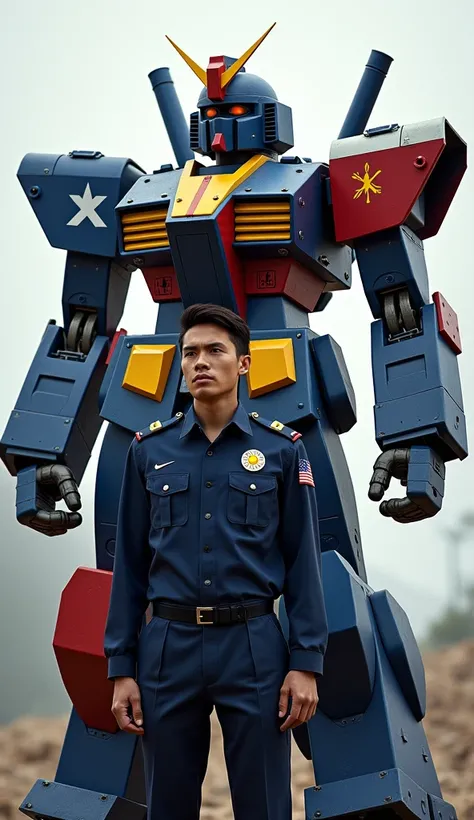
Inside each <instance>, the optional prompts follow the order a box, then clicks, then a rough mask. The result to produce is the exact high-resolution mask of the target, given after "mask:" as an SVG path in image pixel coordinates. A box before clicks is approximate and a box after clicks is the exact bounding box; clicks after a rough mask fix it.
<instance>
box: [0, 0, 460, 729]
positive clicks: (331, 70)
mask: <svg viewBox="0 0 474 820" xmlns="http://www.w3.org/2000/svg"><path fill="white" fill-rule="evenodd" d="M473 17H474V15H473V10H472V3H471V2H469V0H452V2H450V3H449V4H446V3H441V2H439V0H437V2H433V0H429V1H428V0H415V2H413V0H411V2H408V1H407V0H399V2H398V3H396V4H394V3H391V4H387V3H382V2H375V0H358V2H352V0H339V2H337V3H332V4H321V3H313V2H309V0H304V2H303V1H302V2H295V3H292V4H291V5H289V4H287V3H284V2H282V0H274V2H272V3H271V4H270V3H265V2H262V3H260V4H259V5H257V4H256V3H254V2H251V0H240V2H239V3H238V4H232V3H230V2H228V3H223V4H215V3H209V4H207V5H202V6H201V7H199V8H198V7H197V6H196V4H193V3H190V2H189V0H186V2H179V0H178V2H175V3H172V4H171V3H170V4H164V3H162V2H159V1H158V2H156V1H155V2H151V0H135V2H134V3H130V2H125V0H113V1H112V0H101V2H97V0H95V2H93V0H81V2H80V3H72V2H69V0H62V1H61V2H59V1H58V2H54V0H42V2H40V3H38V2H33V0H24V2H21V0H17V2H15V3H9V4H3V5H2V32H1V34H0V37H1V48H0V85H1V91H0V94H1V97H0V99H1V106H2V115H3V123H2V129H1V132H0V143H1V146H0V147H1V157H2V165H1V185H2V200H1V202H2V207H1V220H0V239H1V251H2V268H1V274H0V277H1V278H0V289H1V290H0V293H1V301H2V307H3V310H2V318H1V322H0V349H1V351H2V361H1V375H2V382H1V390H0V428H1V431H2V432H3V429H4V427H5V425H6V422H7V419H8V416H9V413H10V412H11V410H12V408H13V406H14V403H15V401H16V398H17V396H18V393H19V391H20V389H21V386H22V384H23V381H24V379H25V376H26V373H27V370H28V367H29V365H30V362H31V360H32V358H33V356H34V354H35V351H36V349H37V347H38V344H39V341H40V338H41V336H42V333H43V331H44V328H45V326H46V324H47V322H48V320H49V319H50V318H54V319H56V321H57V323H58V324H61V325H62V314H61V291H62V281H63V270H64V263H65V257H66V253H65V251H60V250H57V249H54V248H51V247H50V246H49V244H48V242H47V240H46V238H45V236H44V234H43V232H42V230H41V228H40V225H39V223H38V222H37V220H36V217H35V216H34V213H33V211H32V209H31V207H30V205H29V203H28V201H27V199H26V197H25V195H24V194H23V191H22V190H21V187H20V184H19V183H18V181H17V179H16V172H17V169H18V166H19V164H20V161H21V159H22V157H23V156H24V154H26V153H27V152H30V151H33V152H45V153H56V152H57V153H67V152H68V151H71V150H73V149H94V150H100V151H102V152H103V153H104V154H105V155H108V156H125V157H131V158H132V159H134V160H135V161H136V162H137V163H138V164H139V165H141V166H142V167H143V168H144V169H145V170H146V171H148V172H151V171H152V170H153V169H155V168H158V167H159V166H160V164H162V163H166V162H173V163H174V162H175V159H174V156H173V153H172V150H171V147H170V145H169V142H168V139H167V135H166V132H165V129H164V127H163V124H162V122H161V120H160V116H159V112H158V107H157V105H156V102H155V98H154V95H153V92H152V89H151V85H150V83H149V80H148V77H147V75H148V73H149V72H150V71H151V70H152V69H154V68H157V67H158V66H163V65H165V66H169V67H170V69H171V73H172V77H173V79H174V82H175V84H176V87H177V91H178V94H179V96H180V99H181V103H182V106H183V109H184V111H185V114H186V116H188V114H189V113H190V112H191V111H193V110H195V104H196V100H197V97H198V95H199V92H200V90H201V86H200V83H199V81H198V80H197V78H196V77H195V76H194V74H193V73H192V72H191V70H190V69H189V68H188V67H187V66H186V65H185V64H184V63H183V62H182V61H181V59H180V58H179V56H178V55H177V54H176V53H175V52H174V50H173V49H172V48H171V46H170V45H169V43H168V42H167V40H166V39H165V36H164V35H165V34H169V35H170V36H171V37H172V38H173V39H174V40H175V41H177V42H178V44H179V45H180V46H181V47H182V48H183V49H184V50H185V51H187V52H188V53H189V54H190V55H191V56H192V57H193V58H194V59H195V60H196V61H197V62H198V63H199V64H200V65H201V66H203V67H204V68H205V67H206V66H207V61H208V58H209V56H210V55H214V54H228V55H232V56H235V57H238V56H240V54H242V53H243V52H244V51H245V50H246V49H247V48H248V47H249V46H250V44H251V43H253V42H254V41H255V40H256V39H257V37H259V36H260V34H262V33H263V31H264V30H265V29H266V28H268V26H269V25H270V24H271V23H272V22H273V21H274V20H276V21H277V26H276V28H275V29H274V30H273V32H272V33H271V34H270V36H269V37H268V38H267V40H266V41H265V42H264V43H263V44H262V46H261V47H260V49H259V50H258V51H257V53H256V54H255V55H254V56H253V57H252V58H251V60H250V62H249V64H248V66H247V68H248V70H249V71H250V72H251V73H255V74H259V75H260V76H262V77H264V78H265V79H267V80H268V81H269V82H270V83H271V85H272V86H273V87H274V88H275V90H276V92H277V94H278V97H279V99H280V100H281V101H282V102H284V103H286V104H289V105H291V106H292V108H293V115H294V127H295V148H294V149H293V150H292V151H290V152H289V153H297V154H299V155H300V156H311V157H312V158H313V160H321V161H327V159H328V155H329V146H330V143H331V140H333V139H335V138H336V137H337V134H338V132H339V129H340V127H341V124H342V122H343V119H344V117H345V114H346V112H347V108H348V106H349V104H350V101H351V99H352V96H353V93H354V91H355V89H356V87H357V84H358V82H359V79H360V75H361V73H362V70H363V68H364V65H365V62H366V60H367V57H368V55H369V53H370V50H371V49H372V48H377V49H379V50H381V51H386V52H387V53H389V54H390V55H391V56H392V57H393V58H394V63H393V65H392V67H391V69H390V72H389V75H388V78H387V80H386V82H385V85H384V87H383V89H382V92H381V95H380V97H379V101H378V102H377V105H376V108H375V111H374V114H373V115H372V117H371V120H370V123H369V124H370V125H371V126H376V125H381V124H384V123H389V122H398V123H400V124H405V123H411V122H416V121H421V120H428V119H431V118H434V117H439V116H446V117H447V118H448V120H449V121H450V123H451V124H452V126H453V127H454V128H455V129H456V130H457V131H458V132H459V133H460V134H461V136H462V137H463V138H464V139H465V140H466V141H467V143H468V145H473V144H474V116H473V110H472V100H473V98H474V74H473V71H472V32H473ZM473 200H474V184H473V177H472V173H471V172H470V170H468V172H467V173H466V175H465V177H464V180H463V182H462V184H461V188H460V190H459V191H458V194H457V196H456V198H455V200H454V203H453V205H452V207H451V209H450V211H449V213H448V216H447V218H446V220H445V223H444V225H443V226H442V229H441V232H440V234H439V235H438V236H437V237H434V238H433V239H430V240H428V241H427V242H426V256H427V262H428V269H429V274H430V290H431V292H432V293H433V292H434V291H436V290H440V291H441V292H442V293H443V295H444V296H445V297H446V299H447V300H448V301H449V302H450V303H451V304H452V306H453V307H454V309H455V310H456V311H457V314H458V318H459V323H460V329H461V337H462V343H463V348H464V352H463V355H462V356H461V358H460V359H459V360H458V361H459V363H460V369H461V377H462V382H463V390H464V400H465V406H466V411H467V420H468V430H470V429H472V427H473V425H472V421H473V419H474V373H473V353H474V328H473V322H472V315H473V310H474V284H473V279H474V271H473V262H472V250H471V248H472V233H473V228H474V220H473ZM58 218H60V216H59V215H58ZM353 281H354V284H353V287H352V290H351V291H350V292H348V293H340V294H336V295H335V297H334V298H333V300H332V302H331V303H330V305H329V307H328V308H327V309H326V310H325V311H324V313H322V314H315V315H314V316H313V317H312V319H311V326H312V327H313V329H314V330H315V331H317V332H318V333H321V334H324V333H327V332H329V333H331V335H332V336H333V337H334V338H335V339H336V340H337V342H338V343H339V344H340V345H341V346H342V348H343V351H344V354H345V357H346V362H347V365H348V368H349V372H350V374H351V378H352V381H353V384H354V388H355V391H356V395H357V406H358V419H359V421H358V424H357V426H356V427H355V428H354V429H353V430H352V431H351V432H349V433H348V434H346V435H345V436H344V437H343V444H344V448H345V452H346V455H347V458H348V461H349V465H350V468H351V472H352V476H353V481H354V486H355V492H356V496H357V499H358V504H359V516H360V524H361V532H362V541H363V546H364V552H365V558H366V563H367V566H368V572H369V581H370V582H371V584H372V586H374V587H375V588H384V587H388V588H389V589H390V591H391V592H392V593H393V594H394V595H395V596H396V597H397V598H398V600H399V602H400V603H401V604H402V606H403V607H404V608H405V609H406V611H407V613H408V615H409V617H410V619H411V621H412V624H413V626H414V629H415V631H416V634H417V636H418V637H422V636H423V634H424V632H425V630H426V627H427V624H428V623H429V621H430V620H431V619H432V618H433V617H434V616H435V615H436V614H437V613H438V612H439V611H440V609H441V608H442V607H443V606H444V605H445V603H446V601H447V597H448V591H449V590H448V571H447V552H446V548H445V540H444V538H443V530H444V529H445V528H447V527H454V526H456V521H457V520H458V518H459V516H460V514H461V513H463V512H464V511H466V510H469V509H472V489H471V488H472V486H473V480H474V460H473V459H472V458H470V459H468V460H466V461H465V462H463V463H460V462H452V463H450V464H449V465H448V468H447V481H446V496H445V500H444V504H443V509H442V512H441V514H440V515H439V516H438V517H436V518H435V519H433V520H431V521H427V522H422V523H418V524H413V525H409V526H403V525H399V524H396V523H394V522H392V521H390V520H387V519H384V518H382V517H381V516H380V514H379V513H378V510H377V505H376V504H373V503H371V502H370V501H369V500H368V498H367V488H368V481H369V479H370V476H371V472H372V465H373V462H374V460H375V458H376V457H377V454H378V448H377V446H376V444H375V441H374V429H373V409H372V408H373V388H372V374H371V364H370V322H371V318H372V317H371V314H370V311H369V308H368V306H367V302H366V300H365V296H364V293H363V290H362V287H361V284H360V280H359V277H358V274H357V269H356V268H354V278H353ZM155 318H156V306H155V305H154V304H153V303H152V301H151V299H150V297H149V293H148V290H147V288H146V286H145V284H144V280H143V279H142V275H141V273H140V272H139V271H137V272H136V273H135V274H134V275H133V277H132V285H131V288H130V291H129V298H128V302H127V306H126V310H125V314H124V316H123V318H122V320H121V322H120V326H122V327H124V328H126V329H127V331H128V332H129V333H150V332H152V331H153V328H154V325H155ZM158 415H159V414H158ZM103 432H104V431H103ZM100 438H102V435H101V437H100ZM99 443H100V440H99V441H98V442H97V444H96V448H95V450H94V454H93V457H92V459H91V461H90V464H89V467H88V469H87V472H86V474H85V478H84V480H83V483H82V485H81V494H82V497H83V515H84V523H83V525H82V526H81V527H80V529H78V530H76V531H73V532H71V533H69V534H67V535H66V536H62V537H59V538H46V537H44V536H41V535H39V534H38V533H34V532H32V531H29V530H27V529H25V528H23V527H20V525H18V524H17V523H16V519H15V510H14V496H15V480H14V479H13V478H11V477H10V476H9V475H8V473H7V471H6V470H5V469H4V468H3V469H0V521H1V527H0V544H1V550H0V555H1V567H2V572H1V575H0V577H1V582H0V593H1V594H0V693H1V698H0V722H7V721H10V720H12V719H13V718H15V717H16V716H17V715H19V714H22V713H26V712H29V713H35V714H54V713H58V712H63V711H65V710H66V709H67V708H68V699H67V696H66V695H65V693H64V692H63V689H62V685H61V681H60V679H59V675H58V672H57V668H56V665H55V660H54V655H53V652H52V649H51V639H52V635H53V631H54V624H55V618H56V613H57V608H58V603H59V598H60V594H61V590H62V589H63V587H64V586H65V584H66V583H67V581H68V579H69V577H70V576H71V575H72V573H73V572H74V570H75V568H76V567H77V566H79V565H87V566H94V542H93V488H94V476H95V472H96V466H97V458H98V454H99ZM395 494H396V495H400V494H401V491H400V489H399V488H395ZM463 576H464V578H465V579H469V578H474V550H473V549H469V548H468V547H466V549H465V550H464V552H463Z"/></svg>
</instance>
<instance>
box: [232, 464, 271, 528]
mask: <svg viewBox="0 0 474 820" xmlns="http://www.w3.org/2000/svg"><path fill="white" fill-rule="evenodd" d="M277 515H278V500H277V481H276V478H275V476H273V475H258V476H255V475H251V474H250V473H248V472H246V473H229V495H228V500H227V518H228V519H229V521H231V522H232V524H248V525H251V526H254V527H266V526H268V524H269V523H270V521H271V520H272V519H274V518H275V516H277Z"/></svg>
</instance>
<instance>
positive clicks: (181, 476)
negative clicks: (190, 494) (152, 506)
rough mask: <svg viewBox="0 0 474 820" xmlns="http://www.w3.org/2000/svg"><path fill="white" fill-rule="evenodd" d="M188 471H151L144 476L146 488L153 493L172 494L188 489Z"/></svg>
mask: <svg viewBox="0 0 474 820" xmlns="http://www.w3.org/2000/svg"><path fill="white" fill-rule="evenodd" d="M188 484H189V473H167V474H166V475H158V474H157V473H151V474H150V475H148V476H147V478H146V488H147V490H149V491H150V492H151V493H154V494H155V495H163V496H166V495H173V493H182V492H184V490H187V489H188Z"/></svg>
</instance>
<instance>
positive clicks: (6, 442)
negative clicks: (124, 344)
mask: <svg viewBox="0 0 474 820" xmlns="http://www.w3.org/2000/svg"><path fill="white" fill-rule="evenodd" d="M140 175H141V169H138V168H137V167H136V166H134V165H133V163H130V161H129V160H126V159H113V158H106V157H103V156H102V154H100V153H99V152H81V151H79V152H78V151H75V152H72V153H71V154H70V155H68V156H64V155H63V156H52V155H40V154H29V155H27V156H26V157H25V158H24V160H23V162H22V164H21V166H20V169H19V173H18V176H19V179H20V182H21V184H22V186H23V188H24V190H25V193H26V194H27V196H28V197H29V199H30V201H31V204H32V206H33V208H34V210H35V212H36V215H37V217H38V219H39V221H40V224H41V227H42V228H43V230H44V232H45V233H46V236H47V238H48V240H49V241H50V243H51V244H52V245H53V246H54V247H61V248H63V249H66V250H67V251H68V254H67V260H66V270H65V277H64V287H63V299H62V304H63V327H60V326H57V325H56V323H55V321H54V320H51V321H50V322H49V323H48V325H47V327H46V329H45V332H44V334H43V337H42V339H41V341H40V344H39V347H38V350H37V352H36V355H35V357H34V359H33V362H32V364H31V367H30V370H29V372H28V375H27V377H26V380H25V382H24V384H23V387H22V389H21V392H20V395H19V397H18V400H17V402H16V404H15V407H14V410H13V411H12V413H11V416H10V418H9V421H8V423H7V427H6V429H5V432H4V434H3V437H2V439H1V441H0V455H1V457H2V459H3V461H4V463H5V465H6V467H7V469H8V470H9V471H10V473H11V474H12V475H16V476H17V479H18V480H17V518H18V520H19V521H20V522H21V523H23V524H26V525H27V526H31V527H32V528H34V529H37V530H38V531H40V532H43V533H44V534H47V535H59V534H63V533H64V532H66V530H67V529H68V528H71V527H74V526H78V524H80V522H81V517H80V515H79V514H78V512H77V510H78V509H79V508H80V496H79V492H78V484H79V483H80V481H81V479H82V476H83V474H84V471H85V468H86V466H87V463H88V460H89V457H90V454H91V450H92V447H93V445H94V442H95V440H96V438H97V435H98V433H99V430H100V427H101V424H102V419H101V418H100V415H99V413H100V405H99V389H100V387H101V384H102V382H103V380H104V376H105V374H106V371H107V366H108V362H109V361H110V356H111V353H112V350H111V341H113V340H114V339H115V336H116V335H117V334H115V331H116V328H117V324H118V322H119V320H120V317H121V315H122V311H123V307H124V303H125V299H126V295H127V291H128V286H129V281H130V273H131V270H132V269H133V268H127V267H124V266H123V265H122V264H119V263H118V262H117V261H116V242H117V230H116V218H115V205H116V203H117V202H118V201H119V199H120V198H121V197H122V196H123V195H124V193H125V192H126V190H128V189H129V188H130V187H131V185H132V184H133V183H134V181H135V180H136V178H137V177H138V176H140ZM114 334H115V336H114ZM60 498H63V499H64V500H65V501H66V504H67V506H68V507H69V509H70V510H71V512H69V513H66V512H63V511H56V510H55V502H56V501H58V500H59V499H60Z"/></svg>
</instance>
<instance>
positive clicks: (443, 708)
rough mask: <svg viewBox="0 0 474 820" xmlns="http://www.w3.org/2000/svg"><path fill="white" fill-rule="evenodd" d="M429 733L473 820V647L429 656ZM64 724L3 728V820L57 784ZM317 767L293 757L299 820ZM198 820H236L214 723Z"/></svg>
mask: <svg viewBox="0 0 474 820" xmlns="http://www.w3.org/2000/svg"><path fill="white" fill-rule="evenodd" d="M425 668H426V677H427V687H428V714H427V717H426V719H425V729H426V732H427V735H428V740H429V743H430V748H431V752H432V755H433V758H434V761H435V764H436V767H437V770H438V775H439V778H440V782H441V787H442V790H443V795H444V797H445V799H446V800H448V801H450V802H452V803H453V804H454V805H455V806H456V809H457V813H458V818H459V820H474V642H472V643H463V644H458V645H457V646H453V647H450V648H449V649H446V650H443V651H441V652H437V653H433V654H429V655H427V656H426V657H425ZM65 726H66V718H63V719H61V718H55V719H45V718H30V717H28V718H26V717H25V718H20V719H19V720H16V721H15V722H14V723H12V724H10V725H8V726H3V727H0V820H19V818H20V817H21V816H23V815H20V813H19V812H18V811H17V807H18V805H19V803H20V802H21V801H22V800H23V798H24V797H25V795H26V794H27V793H28V791H29V789H30V787H31V785H32V784H33V783H34V782H35V780H36V779H37V778H38V777H43V778H45V779H51V780H52V779H54V771H55V766H56V762H57V759H58V755H59V751H60V748H61V745H62V740H63V736H64V730H65ZM312 784H313V780H312V769H311V766H310V764H309V763H308V762H307V761H306V760H304V758H303V757H302V756H301V754H300V753H299V752H298V750H297V749H296V748H294V751H293V795H294V798H293V799H294V811H293V817H294V820H304V805H303V791H304V789H305V788H307V787H308V786H311V785H312ZM201 820H232V810H231V805H230V799H229V789H228V785H227V777H226V772H225V766H224V759H223V754H222V745H221V737H220V733H219V727H218V724H217V723H214V724H213V742H212V748H211V757H210V762H209V768H208V773H207V775H206V780H205V784H204V799H203V807H202V811H201Z"/></svg>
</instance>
